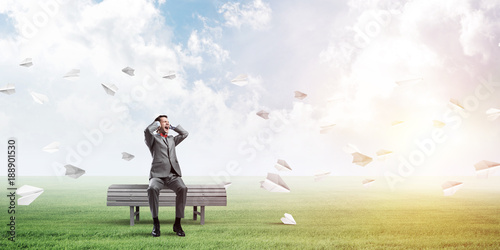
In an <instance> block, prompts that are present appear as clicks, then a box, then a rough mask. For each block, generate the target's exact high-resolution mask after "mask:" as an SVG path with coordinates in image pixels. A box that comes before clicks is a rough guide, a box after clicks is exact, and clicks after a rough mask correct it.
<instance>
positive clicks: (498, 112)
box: [486, 108, 500, 121]
mask: <svg viewBox="0 0 500 250" xmlns="http://www.w3.org/2000/svg"><path fill="white" fill-rule="evenodd" d="M486 115H488V121H494V120H496V119H497V118H498V117H500V109H496V108H490V109H488V110H486Z"/></svg>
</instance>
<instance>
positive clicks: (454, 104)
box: [450, 98, 464, 109]
mask: <svg viewBox="0 0 500 250" xmlns="http://www.w3.org/2000/svg"><path fill="white" fill-rule="evenodd" d="M450 104H451V106H452V107H453V108H455V109H464V106H462V104H460V102H459V101H458V100H456V99H453V98H450Z"/></svg>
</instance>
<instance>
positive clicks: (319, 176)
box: [314, 171, 331, 181]
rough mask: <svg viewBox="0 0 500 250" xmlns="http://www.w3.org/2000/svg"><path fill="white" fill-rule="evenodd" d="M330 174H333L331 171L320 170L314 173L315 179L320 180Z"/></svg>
mask: <svg viewBox="0 0 500 250" xmlns="http://www.w3.org/2000/svg"><path fill="white" fill-rule="evenodd" d="M330 174H331V172H330V171H318V172H316V173H315V174H314V181H320V180H322V179H323V178H325V177H326V176H327V175H330Z"/></svg>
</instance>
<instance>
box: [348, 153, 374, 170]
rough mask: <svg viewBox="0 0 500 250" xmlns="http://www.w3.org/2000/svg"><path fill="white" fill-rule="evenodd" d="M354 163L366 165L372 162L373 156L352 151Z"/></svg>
mask: <svg viewBox="0 0 500 250" xmlns="http://www.w3.org/2000/svg"><path fill="white" fill-rule="evenodd" d="M352 157H353V158H352V163H354V164H356V165H359V166H362V167H364V166H366V165H367V164H368V163H370V162H372V160H373V159H372V158H371V157H369V156H366V155H364V154H361V153H359V152H354V153H352Z"/></svg>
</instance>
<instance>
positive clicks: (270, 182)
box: [260, 173, 290, 193]
mask: <svg viewBox="0 0 500 250" xmlns="http://www.w3.org/2000/svg"><path fill="white" fill-rule="evenodd" d="M260 187H261V188H264V189H266V190H267V191H269V192H282V193H288V192H290V188H289V187H288V185H286V183H285V182H284V181H283V179H281V176H279V175H278V174H273V173H267V178H266V179H265V180H264V181H261V182H260Z"/></svg>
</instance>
